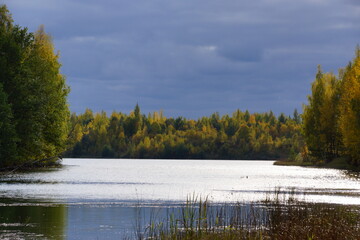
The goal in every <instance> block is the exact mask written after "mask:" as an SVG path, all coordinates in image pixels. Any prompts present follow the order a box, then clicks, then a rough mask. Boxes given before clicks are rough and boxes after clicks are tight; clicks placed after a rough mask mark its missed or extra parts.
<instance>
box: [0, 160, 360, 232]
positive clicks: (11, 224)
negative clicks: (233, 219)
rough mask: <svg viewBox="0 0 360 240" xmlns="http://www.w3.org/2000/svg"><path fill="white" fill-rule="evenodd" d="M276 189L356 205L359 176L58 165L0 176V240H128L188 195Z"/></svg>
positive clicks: (171, 163)
mask: <svg viewBox="0 0 360 240" xmlns="http://www.w3.org/2000/svg"><path fill="white" fill-rule="evenodd" d="M276 188H280V192H283V193H287V192H289V191H292V190H295V193H296V195H297V196H298V198H299V199H301V200H303V201H309V202H319V203H332V204H346V205H360V177H359V175H358V174H352V173H349V172H347V171H343V170H334V169H318V168H303V167H296V166H274V165H273V161H227V160H137V159H64V160H63V166H62V167H60V168H57V169H48V170H41V171H35V172H30V173H16V174H12V175H7V176H0V238H26V239H28V238H30V239H31V238H36V239H49V238H50V239H114V238H117V239H121V237H122V236H128V237H130V238H132V237H133V234H134V232H135V229H136V226H138V225H139V222H140V221H139V218H140V219H141V224H142V226H144V225H146V219H147V218H148V217H149V216H151V215H154V214H157V215H160V216H162V215H164V214H165V213H164V211H161V209H169V208H171V209H176V208H178V207H180V206H182V204H183V203H184V201H185V200H186V199H187V197H189V196H197V197H198V198H203V199H204V198H208V199H209V200H210V201H211V202H213V203H215V204H216V203H224V202H228V203H233V202H238V201H241V202H243V203H244V204H246V203H249V202H253V201H259V200H263V199H265V198H266V196H268V195H269V194H271V193H272V192H274V190H275V189H276Z"/></svg>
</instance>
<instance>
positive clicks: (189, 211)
mask: <svg viewBox="0 0 360 240" xmlns="http://www.w3.org/2000/svg"><path fill="white" fill-rule="evenodd" d="M295 195H296V194H295V193H294V192H292V193H290V194H287V195H281V194H280V191H278V190H276V191H275V192H274V193H273V194H272V195H271V196H267V197H266V198H265V200H264V201H260V202H254V203H250V204H245V203H235V204H228V203H224V204H211V203H210V201H209V200H208V199H207V198H205V199H202V198H201V197H198V196H196V195H195V194H194V195H192V196H190V197H188V198H187V201H186V203H185V204H184V205H183V206H182V207H180V208H174V209H167V210H166V214H165V217H162V218H161V217H160V218H157V217H156V216H155V215H152V216H151V217H150V219H149V222H150V223H149V224H148V225H147V226H146V227H145V229H144V230H143V231H142V234H140V235H137V239H159V240H190V239H191V240H192V239H194V240H202V239H204V240H207V239H215V240H216V239H219V240H220V239H225V240H230V239H250V240H263V239H278V240H285V239H286V240H289V239H290V240H291V239H293V240H298V239H299V240H300V239H301V240H302V239H306V240H315V239H329V240H333V239H334V240H335V239H360V210H359V207H350V206H343V205H329V204H318V203H305V202H302V201H300V200H298V199H297V198H295V197H294V196H295ZM284 196H285V197H284ZM158 216H159V215H158Z"/></svg>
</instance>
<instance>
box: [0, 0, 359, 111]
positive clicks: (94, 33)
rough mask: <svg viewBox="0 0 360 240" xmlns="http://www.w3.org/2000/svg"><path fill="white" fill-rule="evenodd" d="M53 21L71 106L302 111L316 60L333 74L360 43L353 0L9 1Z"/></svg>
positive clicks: (21, 14)
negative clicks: (296, 109) (69, 90)
mask: <svg viewBox="0 0 360 240" xmlns="http://www.w3.org/2000/svg"><path fill="white" fill-rule="evenodd" d="M5 3H6V4H7V5H8V7H9V8H10V11H11V12H12V13H13V17H14V19H15V21H16V22H17V23H19V24H20V25H22V26H28V27H29V29H30V30H31V31H34V30H36V28H37V27H38V26H39V25H40V24H45V26H46V29H47V31H48V32H50V33H51V34H52V36H53V37H54V42H55V45H56V48H57V49H59V50H60V52H61V61H62V64H63V68H62V71H63V73H64V74H65V75H66V76H67V81H68V84H69V85H70V86H71V89H72V92H71V94H70V98H69V101H70V105H71V109H72V110H73V111H76V112H82V111H84V109H85V108H86V107H90V108H93V109H94V110H95V111H100V110H106V111H109V112H111V111H112V110H119V111H125V112H128V111H130V110H131V109H132V108H133V107H134V105H135V104H136V103H137V102H138V103H139V104H140V105H141V107H142V110H143V111H144V112H149V111H155V110H159V109H163V110H164V111H165V114H166V115H169V116H178V115H184V116H187V117H199V116H202V115H209V114H211V113H212V112H215V111H219V112H220V113H230V112H232V111H234V110H235V109H237V108H240V109H250V110H251V111H260V112H261V111H268V110H270V109H272V110H273V111H274V112H276V113H280V112H285V113H287V114H291V113H292V111H293V109H294V108H298V109H301V104H302V103H303V102H305V101H306V95H307V94H308V93H309V89H310V82H311V81H312V80H313V77H314V74H315V72H316V66H317V64H322V65H323V68H324V70H325V71H331V70H333V71H334V72H336V71H337V69H338V68H339V67H341V66H343V65H345V64H346V63H347V62H348V61H349V60H351V59H352V57H353V52H354V51H353V50H354V48H355V46H356V44H357V43H359V37H360V27H359V25H358V22H359V20H360V10H359V4H358V1H355V0H353V1H352V0H347V1H344V2H343V1H340V0H302V1H287V0H276V1H273V0H259V1H245V0H224V1H217V0H198V1H176V0H152V1H148V0H139V1H127V0H104V1H95V0H32V1H28V0H8V1H5Z"/></svg>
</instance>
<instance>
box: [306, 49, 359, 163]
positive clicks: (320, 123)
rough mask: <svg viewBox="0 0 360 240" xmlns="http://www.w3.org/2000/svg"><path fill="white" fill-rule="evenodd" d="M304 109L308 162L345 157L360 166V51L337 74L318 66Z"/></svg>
mask: <svg viewBox="0 0 360 240" xmlns="http://www.w3.org/2000/svg"><path fill="white" fill-rule="evenodd" d="M311 91H312V92H311V95H310V96H309V97H308V105H305V106H304V113H303V116H302V117H303V120H304V126H303V128H304V137H305V141H306V146H307V151H306V152H305V154H304V155H308V161H310V162H313V163H317V162H331V161H333V160H334V159H337V158H342V159H343V160H346V161H347V162H348V163H350V164H352V165H354V166H360V48H359V46H358V47H357V48H356V51H355V58H354V59H353V60H352V61H351V62H350V63H349V64H348V65H347V66H346V67H344V68H341V69H340V70H339V72H338V75H335V74H334V73H332V72H329V73H324V72H323V71H322V70H321V67H320V66H319V67H318V72H317V74H316V77H315V80H314V82H313V83H312V86H311Z"/></svg>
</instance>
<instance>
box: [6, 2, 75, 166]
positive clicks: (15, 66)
mask: <svg viewBox="0 0 360 240" xmlns="http://www.w3.org/2000/svg"><path fill="white" fill-rule="evenodd" d="M58 58H59V56H58V54H55V52H54V46H53V44H52V41H51V37H50V36H49V35H47V34H46V33H45V31H44V28H43V27H40V28H39V30H38V31H37V32H35V33H31V32H28V30H27V29H26V28H22V27H20V26H18V25H15V24H14V23H13V19H12V17H11V15H10V13H9V11H8V9H7V7H6V6H5V5H0V167H1V168H7V167H13V166H18V165H21V164H24V163H35V162H37V163H38V164H40V160H41V164H50V163H53V162H55V161H56V160H57V159H58V158H59V155H60V154H61V153H62V152H63V151H64V150H65V146H66V145H65V143H66V137H67V133H68V128H67V127H68V124H67V123H68V119H69V115H70V114H69V110H68V105H67V100H66V99H67V94H68V92H69V88H68V87H67V85H66V84H65V78H64V76H63V75H61V74H60V63H59V61H58Z"/></svg>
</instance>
